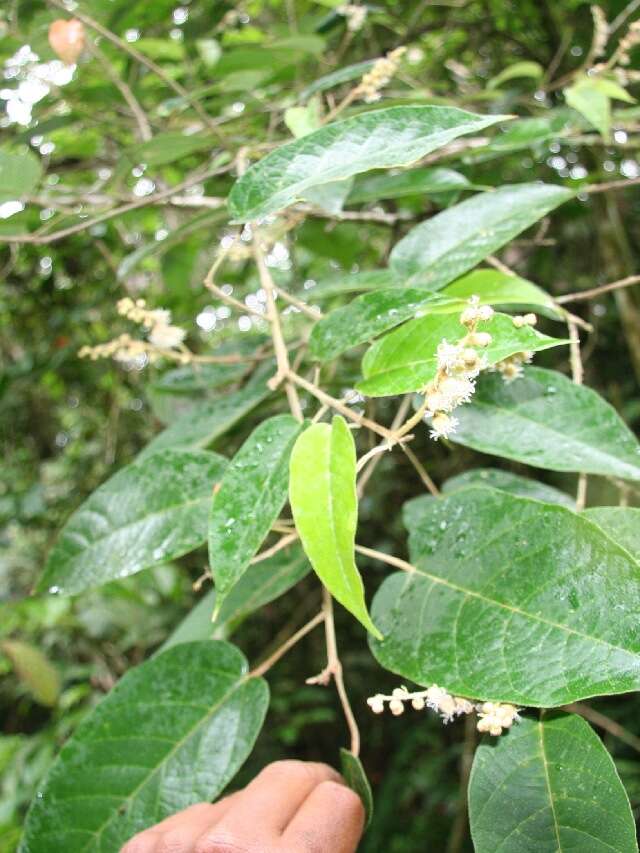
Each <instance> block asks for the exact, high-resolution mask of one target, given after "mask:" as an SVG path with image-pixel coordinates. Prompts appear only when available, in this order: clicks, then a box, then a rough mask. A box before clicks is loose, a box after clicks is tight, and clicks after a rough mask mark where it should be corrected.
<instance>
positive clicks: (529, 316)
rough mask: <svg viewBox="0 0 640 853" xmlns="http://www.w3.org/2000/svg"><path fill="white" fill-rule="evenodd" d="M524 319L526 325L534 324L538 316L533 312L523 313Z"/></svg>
mask: <svg viewBox="0 0 640 853" xmlns="http://www.w3.org/2000/svg"><path fill="white" fill-rule="evenodd" d="M524 321H525V323H526V324H527V326H535V324H536V323H537V322H538V318H537V317H536V315H535V314H525V315H524Z"/></svg>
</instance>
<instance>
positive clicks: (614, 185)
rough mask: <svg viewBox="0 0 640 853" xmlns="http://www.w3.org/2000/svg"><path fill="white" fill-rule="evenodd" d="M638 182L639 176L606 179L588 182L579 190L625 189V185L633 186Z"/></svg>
mask: <svg viewBox="0 0 640 853" xmlns="http://www.w3.org/2000/svg"><path fill="white" fill-rule="evenodd" d="M636 184H640V178H622V180H620V181H607V183H604V184H589V185H588V186H586V187H582V188H581V190H580V192H583V193H591V194H593V193H606V192H608V191H609V190H625V189H626V188H627V187H633V186H635V185H636Z"/></svg>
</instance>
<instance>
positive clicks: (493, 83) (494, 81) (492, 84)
mask: <svg viewBox="0 0 640 853" xmlns="http://www.w3.org/2000/svg"><path fill="white" fill-rule="evenodd" d="M543 73H544V69H543V67H542V66H541V65H540V63H539V62H530V61H526V60H525V61H523V62H514V63H513V64H512V65H508V66H507V67H506V68H503V70H502V71H501V72H500V73H499V74H496V76H495V77H492V78H491V79H490V80H489V82H488V83H487V89H499V88H500V86H502V84H503V83H508V82H510V81H511V80H516V79H518V78H521V77H529V78H533V79H535V80H537V79H539V78H540V77H542V75H543Z"/></svg>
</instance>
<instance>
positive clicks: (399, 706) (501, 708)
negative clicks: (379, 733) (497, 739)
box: [367, 684, 520, 736]
mask: <svg viewBox="0 0 640 853" xmlns="http://www.w3.org/2000/svg"><path fill="white" fill-rule="evenodd" d="M405 702H409V703H410V704H411V707H412V708H413V709H414V710H416V711H422V710H424V709H425V708H429V709H430V710H432V711H435V712H436V713H437V714H439V715H440V717H441V718H442V720H443V722H444V723H450V722H451V721H452V720H454V719H455V718H456V717H459V716H461V715H462V714H472V713H473V712H474V711H476V712H477V713H478V724H477V729H478V731H479V732H488V733H489V734H491V735H496V736H497V735H500V734H502V731H503V729H508V728H511V726H512V725H513V723H514V722H518V721H519V719H520V717H519V713H518V709H517V708H516V707H515V705H508V704H502V703H500V702H482V703H480V704H477V705H476V704H475V703H473V702H470V701H469V700H468V699H463V698H462V697H460V696H452V695H451V694H450V693H447V691H446V690H445V689H444V688H442V687H438V685H437V684H433V685H432V686H431V687H428V688H427V689H426V690H420V691H416V692H411V691H409V690H407V688H406V687H396V688H395V690H394V691H393V692H392V694H391V696H385V695H383V694H382V693H377V694H376V695H375V696H371V697H370V698H369V699H367V705H368V706H369V707H370V708H371V710H372V711H373V713H374V714H382V712H383V711H384V709H385V703H387V704H388V706H389V710H390V711H391V713H392V714H393V715H394V716H396V717H397V716H399V715H400V714H402V713H404V710H405V706H404V703H405Z"/></svg>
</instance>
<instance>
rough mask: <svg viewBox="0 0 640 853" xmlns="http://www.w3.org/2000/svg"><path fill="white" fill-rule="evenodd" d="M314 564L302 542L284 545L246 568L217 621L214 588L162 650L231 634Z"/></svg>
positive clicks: (301, 576) (293, 583) (219, 613)
mask: <svg viewBox="0 0 640 853" xmlns="http://www.w3.org/2000/svg"><path fill="white" fill-rule="evenodd" d="M310 569H311V566H310V565H309V561H308V560H307V558H306V557H305V555H304V552H303V550H302V548H301V547H300V545H299V544H297V543H295V544H293V545H290V546H289V547H288V548H283V549H282V550H281V551H278V552H277V553H276V554H274V555H273V556H272V557H269V558H267V559H266V560H262V561H261V562H259V563H256V564H254V565H252V566H249V568H248V569H247V570H246V572H245V573H244V574H243V575H242V577H241V578H240V580H239V581H238V583H237V584H236V585H235V586H234V587H233V589H232V590H231V592H230V593H229V595H228V596H227V597H226V598H225V600H224V603H223V604H222V607H221V608H220V610H219V612H218V614H217V617H216V619H215V621H214V622H212V621H211V614H212V613H213V611H214V607H215V602H216V593H215V590H211V592H209V593H208V594H207V595H205V596H204V597H203V598H201V599H200V601H199V602H198V603H197V604H196V605H195V606H194V607H193V609H192V610H191V611H190V612H189V613H188V614H187V616H185V618H184V619H183V620H182V622H180V624H179V625H178V627H177V628H176V629H175V631H174V632H173V633H172V634H171V635H170V636H169V637H168V638H167V640H166V641H165V643H164V645H163V646H162V648H161V651H164V650H165V649H168V648H170V647H171V646H175V645H177V644H178V643H189V642H192V641H194V640H210V639H211V638H212V636H214V635H218V636H219V635H220V632H223V633H224V636H229V635H230V634H232V633H233V631H234V630H235V629H236V627H237V626H238V625H240V623H241V622H243V621H244V620H245V619H246V618H247V616H250V615H251V613H253V612H254V611H256V610H259V609H260V608H261V607H263V606H264V605H265V604H269V602H270V601H274V600H275V599H276V598H279V597H280V596H281V595H284V594H285V593H286V592H288V591H289V590H290V589H291V588H292V587H293V586H295V585H296V584H297V583H298V581H300V580H302V578H303V577H305V575H306V574H308V572H309V571H310Z"/></svg>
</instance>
